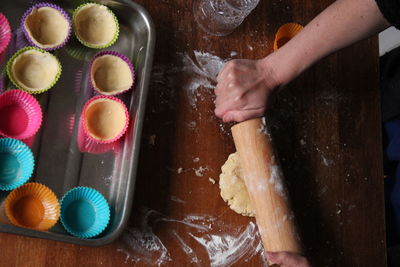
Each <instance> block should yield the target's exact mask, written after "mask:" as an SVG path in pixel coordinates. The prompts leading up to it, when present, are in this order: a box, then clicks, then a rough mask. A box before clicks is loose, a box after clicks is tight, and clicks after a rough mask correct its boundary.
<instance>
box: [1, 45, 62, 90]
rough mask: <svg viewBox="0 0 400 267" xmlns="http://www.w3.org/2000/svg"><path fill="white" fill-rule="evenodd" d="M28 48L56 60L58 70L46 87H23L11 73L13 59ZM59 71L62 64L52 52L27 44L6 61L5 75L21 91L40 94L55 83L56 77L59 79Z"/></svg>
mask: <svg viewBox="0 0 400 267" xmlns="http://www.w3.org/2000/svg"><path fill="white" fill-rule="evenodd" d="M29 50H36V51H39V52H41V53H44V54H48V55H51V56H52V57H54V58H55V59H56V60H57V64H58V68H59V71H58V72H57V75H56V77H55V78H54V81H53V82H52V83H51V84H50V85H49V86H47V87H46V88H43V89H40V90H35V91H32V90H30V89H29V88H25V87H24V86H23V85H22V84H19V83H18V82H17V80H16V79H15V78H14V76H13V74H12V64H13V62H14V60H15V59H16V58H17V57H18V56H19V55H21V54H22V53H24V52H26V51H29ZM61 72H62V66H61V63H60V61H59V60H58V58H57V57H56V56H54V55H53V54H51V53H49V52H47V51H45V50H43V49H40V48H37V47H33V46H27V47H24V48H22V49H20V50H18V51H17V52H16V53H15V54H14V55H13V56H12V57H11V58H10V59H9V60H8V62H7V75H8V77H9V78H10V80H11V82H12V83H13V84H14V85H15V86H17V87H18V88H19V89H21V90H23V91H25V92H27V93H30V94H41V93H43V92H46V91H47V90H49V89H51V88H52V87H53V86H54V85H55V84H56V83H57V81H58V79H60V76H61Z"/></svg>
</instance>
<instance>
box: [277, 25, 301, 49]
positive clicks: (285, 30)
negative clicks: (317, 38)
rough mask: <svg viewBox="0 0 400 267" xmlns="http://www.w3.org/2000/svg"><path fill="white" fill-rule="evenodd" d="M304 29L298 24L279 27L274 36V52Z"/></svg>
mask: <svg viewBox="0 0 400 267" xmlns="http://www.w3.org/2000/svg"><path fill="white" fill-rule="evenodd" d="M303 28H304V27H303V26H302V25H300V24H298V23H286V24H283V25H282V26H281V27H279V29H278V31H277V32H276V34H275V40H274V51H276V50H278V49H279V48H281V47H282V46H283V45H284V44H286V43H287V42H289V41H290V39H292V38H293V37H294V36H295V35H296V34H298V33H299V32H300V31H301V30H302V29H303Z"/></svg>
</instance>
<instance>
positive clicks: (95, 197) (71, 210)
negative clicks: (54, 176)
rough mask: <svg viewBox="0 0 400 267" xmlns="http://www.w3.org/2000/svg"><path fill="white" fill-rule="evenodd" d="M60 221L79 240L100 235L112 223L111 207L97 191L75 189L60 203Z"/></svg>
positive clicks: (82, 187) (87, 188) (88, 188)
mask: <svg viewBox="0 0 400 267" xmlns="http://www.w3.org/2000/svg"><path fill="white" fill-rule="evenodd" d="M60 203H61V213H60V219H61V223H62V225H63V226H64V228H65V230H66V231H67V232H68V233H70V234H71V235H73V236H76V237H79V238H92V237H95V236H97V235H99V234H100V233H101V232H103V231H104V229H105V228H106V227H107V225H108V223H109V221H110V207H109V205H108V203H107V200H106V199H105V198H104V197H103V195H102V194H100V193H99V192H98V191H97V190H95V189H93V188H90V187H84V186H80V187H75V188H74V189H72V190H70V191H68V192H67V193H66V194H65V195H64V196H63V198H62V199H61V201H60Z"/></svg>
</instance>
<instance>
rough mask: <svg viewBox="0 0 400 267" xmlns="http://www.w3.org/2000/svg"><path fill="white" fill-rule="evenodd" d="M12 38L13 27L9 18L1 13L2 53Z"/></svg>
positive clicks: (0, 44)
mask: <svg viewBox="0 0 400 267" xmlns="http://www.w3.org/2000/svg"><path fill="white" fill-rule="evenodd" d="M10 40H11V27H10V23H9V22H8V20H7V18H6V17H5V16H4V15H3V13H0V54H1V53H3V52H4V51H5V50H6V49H7V47H8V44H9V43H10Z"/></svg>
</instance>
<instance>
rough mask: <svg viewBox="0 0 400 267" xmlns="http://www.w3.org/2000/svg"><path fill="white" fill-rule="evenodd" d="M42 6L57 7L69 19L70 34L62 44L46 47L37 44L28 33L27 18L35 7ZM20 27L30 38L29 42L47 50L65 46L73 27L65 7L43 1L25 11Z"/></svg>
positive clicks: (27, 37)
mask: <svg viewBox="0 0 400 267" xmlns="http://www.w3.org/2000/svg"><path fill="white" fill-rule="evenodd" d="M41 7H51V8H54V9H56V10H57V11H59V12H60V13H61V14H62V15H63V16H64V18H65V19H66V20H67V21H68V34H67V37H66V38H65V40H64V42H62V43H61V44H60V45H58V46H55V47H48V48H44V47H40V46H38V45H37V44H35V42H34V41H33V40H32V39H31V37H30V36H29V33H28V31H27V29H26V28H25V20H26V18H27V17H28V16H29V15H30V14H31V13H32V11H33V10H34V9H39V8H41ZM20 28H21V29H22V30H23V32H24V35H25V38H26V39H27V40H28V42H29V43H30V44H31V45H33V46H35V47H39V48H41V49H43V50H46V51H52V50H56V49H59V48H61V47H63V46H64V45H65V44H66V43H67V42H68V40H69V37H70V36H71V28H72V27H71V19H70V17H69V16H68V14H67V12H65V11H64V9H62V8H61V7H60V6H57V5H55V4H51V3H46V2H43V3H39V4H36V5H33V6H32V7H31V8H29V9H28V10H27V11H25V13H24V15H23V16H22V19H21V26H20Z"/></svg>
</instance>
